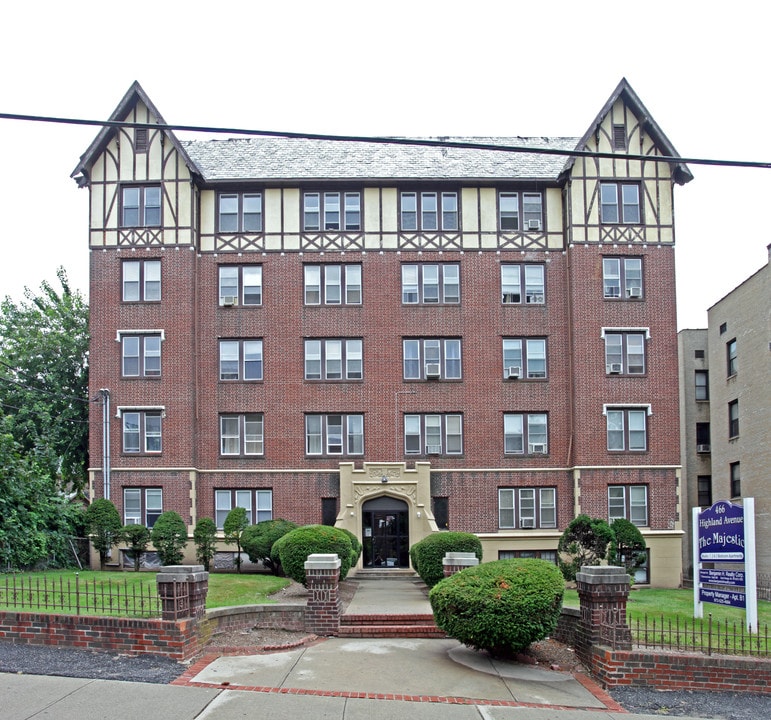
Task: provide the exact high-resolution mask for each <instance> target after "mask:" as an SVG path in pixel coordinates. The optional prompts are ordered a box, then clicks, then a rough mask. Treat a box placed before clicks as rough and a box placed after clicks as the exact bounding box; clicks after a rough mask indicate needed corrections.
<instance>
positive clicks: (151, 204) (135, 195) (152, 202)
mask: <svg viewBox="0 0 771 720" xmlns="http://www.w3.org/2000/svg"><path fill="white" fill-rule="evenodd" d="M120 224H121V227H156V226H158V225H160V224H161V186H160V185H132V186H129V187H124V188H123V189H122V193H121V216H120Z"/></svg>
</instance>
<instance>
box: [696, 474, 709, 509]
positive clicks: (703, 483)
mask: <svg viewBox="0 0 771 720" xmlns="http://www.w3.org/2000/svg"><path fill="white" fill-rule="evenodd" d="M696 485H697V488H696V492H697V493H698V497H697V501H696V502H697V503H698V505H699V507H700V508H708V507H712V475H699V476H698V477H697V478H696Z"/></svg>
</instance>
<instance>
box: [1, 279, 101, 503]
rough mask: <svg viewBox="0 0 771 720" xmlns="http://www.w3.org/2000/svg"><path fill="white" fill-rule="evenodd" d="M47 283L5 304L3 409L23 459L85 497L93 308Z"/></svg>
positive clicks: (63, 283) (67, 290)
mask: <svg viewBox="0 0 771 720" xmlns="http://www.w3.org/2000/svg"><path fill="white" fill-rule="evenodd" d="M57 277H58V279H59V283H60V285H61V290H60V291H58V292H57V291H56V290H55V289H54V288H53V286H52V285H51V284H49V283H48V282H47V281H44V282H43V283H41V286H40V292H39V293H38V294H35V293H33V292H32V291H31V290H30V289H29V288H27V289H25V292H24V296H25V300H24V301H22V302H20V303H15V302H13V301H12V300H11V299H10V298H8V297H6V298H5V300H3V301H2V303H0V405H1V406H2V412H4V413H6V415H7V416H8V417H9V418H11V425H10V427H9V431H10V432H11V433H12V434H13V436H14V438H15V439H16V442H17V443H19V445H20V446H21V449H22V452H23V453H25V454H28V453H35V454H36V463H37V465H38V466H39V467H41V468H42V467H43V466H44V465H45V466H47V470H48V474H49V475H50V476H51V477H52V478H55V479H58V480H59V482H60V485H61V489H62V490H65V491H67V492H71V491H76V492H79V493H82V491H83V488H84V487H85V485H86V482H87V468H88V408H89V403H88V304H87V303H86V301H85V300H84V299H83V297H82V296H81V295H80V293H78V292H73V291H72V290H71V289H70V286H69V283H68V281H67V274H66V272H65V271H64V269H63V268H59V269H58V270H57Z"/></svg>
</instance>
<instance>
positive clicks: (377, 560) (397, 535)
mask: <svg viewBox="0 0 771 720" xmlns="http://www.w3.org/2000/svg"><path fill="white" fill-rule="evenodd" d="M361 516H362V527H361V538H362V545H363V546H364V550H363V553H362V554H363V558H362V559H363V561H364V567H374V568H397V567H409V565H410V557H409V550H410V528H409V513H408V506H407V503H406V502H404V501H403V500H397V499H396V498H393V497H388V496H387V495H385V496H383V497H379V498H375V499H373V500H367V501H366V502H365V503H364V504H363V505H362V508H361Z"/></svg>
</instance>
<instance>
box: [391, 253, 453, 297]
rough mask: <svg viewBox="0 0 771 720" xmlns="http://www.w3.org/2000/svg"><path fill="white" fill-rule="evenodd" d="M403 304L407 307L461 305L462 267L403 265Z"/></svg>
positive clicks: (424, 264)
mask: <svg viewBox="0 0 771 720" xmlns="http://www.w3.org/2000/svg"><path fill="white" fill-rule="evenodd" d="M402 302H403V303H404V304H405V305H419V304H424V305H436V304H442V303H445V304H456V303H459V302H460V265H458V264H457V263H441V264H431V263H420V264H419V265H402Z"/></svg>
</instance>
